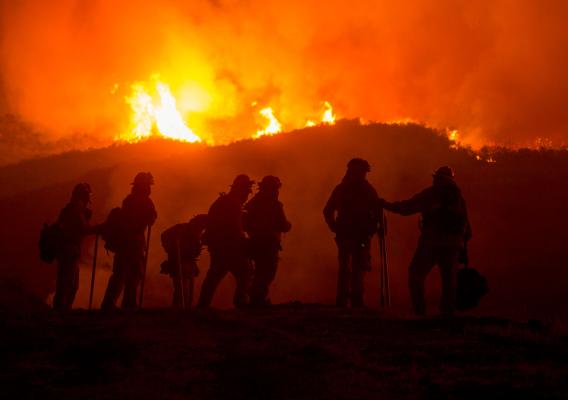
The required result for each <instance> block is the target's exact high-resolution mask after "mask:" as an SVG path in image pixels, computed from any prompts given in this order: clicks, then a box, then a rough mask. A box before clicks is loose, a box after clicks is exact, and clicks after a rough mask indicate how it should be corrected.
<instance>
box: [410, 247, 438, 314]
mask: <svg viewBox="0 0 568 400" xmlns="http://www.w3.org/2000/svg"><path fill="white" fill-rule="evenodd" d="M435 263H436V255H435V251H434V249H433V248H432V247H431V246H428V245H425V244H423V243H419V244H418V247H417V249H416V252H415V253H414V257H413V258H412V261H411V262H410V266H409V267H408V287H409V289H410V298H411V300H412V307H413V309H414V313H415V314H416V315H426V300H425V298H424V282H425V280H426V276H427V275H428V273H429V272H430V271H431V270H432V268H433V267H434V265H435Z"/></svg>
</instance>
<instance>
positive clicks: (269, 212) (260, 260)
mask: <svg viewBox="0 0 568 400" xmlns="http://www.w3.org/2000/svg"><path fill="white" fill-rule="evenodd" d="M281 186H282V183H281V182H280V179H278V178H277V177H276V176H270V175H269V176H265V177H264V178H262V181H261V182H260V183H259V184H258V187H259V190H258V192H257V193H256V195H255V196H254V197H253V198H252V199H251V200H250V201H249V202H248V203H247V204H246V205H245V230H246V232H247V233H248V235H249V256H250V257H251V259H252V261H253V263H254V275H253V280H252V284H251V288H250V292H249V294H250V304H251V305H252V306H262V305H268V304H270V300H269V299H268V291H269V287H270V284H271V283H272V281H273V280H274V278H275V277H276V270H277V269H278V253H279V252H280V250H282V247H281V240H282V233H285V232H288V231H290V228H291V227H292V225H291V224H290V222H288V220H287V219H286V215H285V214H284V206H283V205H282V203H281V202H280V201H279V200H278V195H279V191H280V187H281Z"/></svg>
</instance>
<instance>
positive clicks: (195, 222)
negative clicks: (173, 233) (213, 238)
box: [189, 214, 207, 229]
mask: <svg viewBox="0 0 568 400" xmlns="http://www.w3.org/2000/svg"><path fill="white" fill-rule="evenodd" d="M189 224H190V225H191V226H196V227H200V228H201V229H205V226H207V214H197V215H196V216H194V217H193V218H191V219H190V220H189Z"/></svg>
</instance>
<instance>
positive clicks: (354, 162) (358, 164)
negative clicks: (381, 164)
mask: <svg viewBox="0 0 568 400" xmlns="http://www.w3.org/2000/svg"><path fill="white" fill-rule="evenodd" d="M347 169H361V170H363V171H365V172H370V171H371V166H370V165H369V162H368V161H367V160H363V159H362V158H353V159H351V160H350V161H349V162H348V163H347Z"/></svg>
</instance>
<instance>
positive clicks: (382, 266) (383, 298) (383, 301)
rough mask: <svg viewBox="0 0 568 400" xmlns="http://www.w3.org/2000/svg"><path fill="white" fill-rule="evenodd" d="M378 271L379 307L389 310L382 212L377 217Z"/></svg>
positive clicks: (389, 301) (384, 222)
mask: <svg viewBox="0 0 568 400" xmlns="http://www.w3.org/2000/svg"><path fill="white" fill-rule="evenodd" d="M378 233H379V235H378V236H379V270H380V280H381V282H380V283H381V286H380V287H381V293H380V296H379V297H380V306H381V307H382V308H389V307H390V305H391V296H390V284H389V264H388V258H387V245H386V236H387V218H386V216H385V215H384V213H383V212H381V215H380V217H379V232H378Z"/></svg>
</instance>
